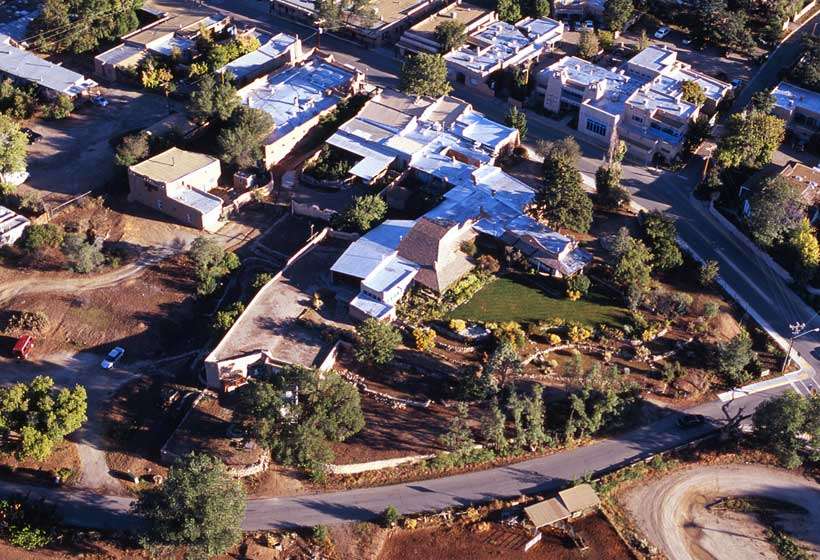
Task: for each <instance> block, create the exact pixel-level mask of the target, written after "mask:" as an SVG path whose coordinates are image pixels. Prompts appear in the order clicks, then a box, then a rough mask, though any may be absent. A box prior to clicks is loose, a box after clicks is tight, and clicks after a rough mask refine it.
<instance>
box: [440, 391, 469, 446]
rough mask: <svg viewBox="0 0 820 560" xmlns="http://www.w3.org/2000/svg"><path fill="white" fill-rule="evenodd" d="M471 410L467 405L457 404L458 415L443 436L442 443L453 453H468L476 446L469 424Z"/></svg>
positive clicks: (463, 403)
mask: <svg viewBox="0 0 820 560" xmlns="http://www.w3.org/2000/svg"><path fill="white" fill-rule="evenodd" d="M469 418H470V409H469V408H468V406H467V403H465V402H460V403H458V404H456V414H455V416H453V417H452V419H451V420H450V426H449V427H448V428H447V431H446V432H445V433H444V434H443V435H442V436H441V438H439V439H440V441H441V444H442V445H443V446H444V448H445V449H446V450H447V451H449V452H451V453H466V452H468V451H470V450H471V449H472V448H473V446H474V445H475V440H474V439H473V432H472V431H471V430H470V425H469V423H468V421H469Z"/></svg>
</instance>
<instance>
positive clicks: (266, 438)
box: [242, 366, 365, 473]
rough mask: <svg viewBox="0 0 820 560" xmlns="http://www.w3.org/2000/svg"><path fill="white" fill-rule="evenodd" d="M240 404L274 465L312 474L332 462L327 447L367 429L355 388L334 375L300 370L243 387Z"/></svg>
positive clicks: (291, 369)
mask: <svg viewBox="0 0 820 560" xmlns="http://www.w3.org/2000/svg"><path fill="white" fill-rule="evenodd" d="M289 395H293V396H289ZM242 403H243V405H242V410H243V412H244V414H245V416H246V417H247V419H248V421H249V422H251V424H252V425H253V431H254V434H255V435H256V437H257V438H258V439H259V441H261V442H262V444H263V445H265V447H267V448H268V449H270V451H271V454H272V455H273V457H274V458H275V459H276V460H277V461H279V462H281V463H284V464H286V465H294V466H299V467H303V468H307V469H309V470H311V471H312V472H313V473H320V472H323V469H324V465H325V464H326V463H329V462H330V461H332V460H333V451H332V450H331V448H330V442H340V441H344V440H346V439H347V438H349V437H351V436H353V435H355V434H357V433H358V432H360V431H361V429H362V428H364V424H365V422H364V415H363V414H362V407H361V399H360V396H359V391H358V390H357V389H356V387H355V386H353V385H352V384H350V383H348V382H347V381H345V380H344V379H342V378H341V377H340V376H339V375H338V374H337V373H334V372H319V371H317V370H313V369H308V368H304V367H299V366H288V367H285V368H283V369H282V370H281V372H279V373H277V374H276V375H272V376H270V377H267V378H263V379H261V380H259V381H258V382H257V383H251V384H249V385H247V386H246V388H244V393H243V394H242Z"/></svg>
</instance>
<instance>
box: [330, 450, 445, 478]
mask: <svg viewBox="0 0 820 560" xmlns="http://www.w3.org/2000/svg"><path fill="white" fill-rule="evenodd" d="M435 456H436V455H435V454H430V455H409V456H407V457H396V458H395V459H382V460H380V461H370V462H367V463H353V464H350V465H326V468H327V470H328V472H330V473H332V474H358V473H363V472H369V471H380V470H382V469H392V468H395V467H398V466H400V465H407V464H415V463H420V462H421V461H426V460H427V459H432V458H433V457H435Z"/></svg>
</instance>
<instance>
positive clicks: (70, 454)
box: [0, 441, 80, 558]
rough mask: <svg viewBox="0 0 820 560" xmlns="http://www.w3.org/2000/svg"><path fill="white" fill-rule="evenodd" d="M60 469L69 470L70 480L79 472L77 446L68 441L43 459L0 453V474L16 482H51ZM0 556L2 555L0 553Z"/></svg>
mask: <svg viewBox="0 0 820 560" xmlns="http://www.w3.org/2000/svg"><path fill="white" fill-rule="evenodd" d="M60 469H69V470H70V471H71V479H70V480H69V481H68V482H67V483H68V484H71V482H72V481H73V480H74V479H76V477H77V475H78V474H79V472H80V457H79V455H78V454H77V448H76V446H75V445H74V443H72V442H70V441H63V442H62V443H60V444H58V445H56V446H55V447H54V451H53V452H52V453H51V455H49V456H48V458H46V459H45V460H43V461H35V460H33V459H17V458H16V457H15V456H14V455H11V454H3V455H0V476H2V477H4V478H13V479H14V480H15V481H17V482H27V483H30V484H53V482H54V475H55V474H56V473H57V471H58V470H60ZM0 558H4V556H1V555H0Z"/></svg>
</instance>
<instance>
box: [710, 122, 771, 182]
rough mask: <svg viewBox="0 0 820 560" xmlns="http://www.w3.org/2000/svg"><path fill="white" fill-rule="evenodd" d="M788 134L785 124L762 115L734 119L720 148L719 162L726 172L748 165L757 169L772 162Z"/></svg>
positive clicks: (729, 124)
mask: <svg viewBox="0 0 820 560" xmlns="http://www.w3.org/2000/svg"><path fill="white" fill-rule="evenodd" d="M785 134H786V123H785V122H784V121H783V120H782V119H780V118H778V117H775V116H774V115H769V114H766V113H762V112H760V111H752V112H751V113H749V114H748V115H746V116H744V115H732V116H731V117H730V118H729V123H728V126H727V133H726V135H725V136H724V137H723V139H722V141H721V142H720V144H719V145H718V149H717V154H716V158H717V161H718V163H719V164H720V165H721V167H724V168H733V167H738V166H741V165H745V166H747V167H751V168H753V169H758V168H760V167H762V166H764V165H766V164H767V163H769V162H770V161H771V160H772V154H773V153H774V151H775V150H776V149H777V148H778V147H779V146H780V144H781V143H782V142H783V139H784V138H785Z"/></svg>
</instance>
